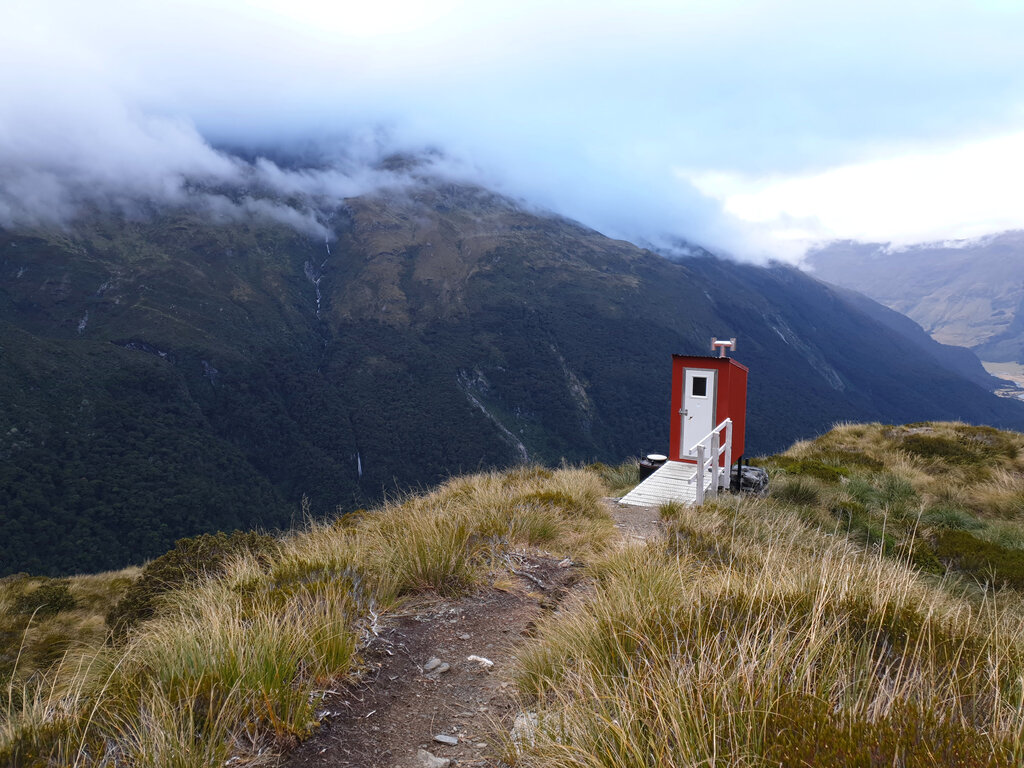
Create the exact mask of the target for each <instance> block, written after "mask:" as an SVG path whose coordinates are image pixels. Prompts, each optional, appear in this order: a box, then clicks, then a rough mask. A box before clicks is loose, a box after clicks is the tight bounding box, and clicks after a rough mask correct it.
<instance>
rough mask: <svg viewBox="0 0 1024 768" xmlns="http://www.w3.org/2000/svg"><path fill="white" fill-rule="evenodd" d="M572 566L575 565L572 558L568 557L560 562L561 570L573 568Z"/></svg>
mask: <svg viewBox="0 0 1024 768" xmlns="http://www.w3.org/2000/svg"><path fill="white" fill-rule="evenodd" d="M572 565H573V562H572V558H571V557H567V558H565V560H562V561H560V562H559V563H558V567H559V568H571V567H572Z"/></svg>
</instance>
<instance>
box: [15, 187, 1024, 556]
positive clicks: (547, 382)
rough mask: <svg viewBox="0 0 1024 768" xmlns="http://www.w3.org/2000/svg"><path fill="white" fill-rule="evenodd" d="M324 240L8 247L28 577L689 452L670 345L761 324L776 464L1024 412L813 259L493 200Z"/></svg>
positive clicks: (424, 203) (402, 208)
mask: <svg viewBox="0 0 1024 768" xmlns="http://www.w3.org/2000/svg"><path fill="white" fill-rule="evenodd" d="M327 218H328V223H329V224H330V226H331V227H332V229H333V231H334V233H335V237H334V238H333V239H332V240H331V241H330V243H329V244H328V243H324V242H322V241H321V242H317V241H316V240H313V239H310V238H309V237H308V236H305V235H301V234H298V233H296V232H295V231H294V230H292V229H290V228H288V227H286V226H284V225H280V224H276V223H273V222H269V221H265V220H263V221H261V220H246V221H237V220H236V221H227V222H224V221H221V222H218V221H215V220H213V219H212V218H211V217H210V216H208V215H205V214H202V213H199V212H196V211H190V210H188V209H177V210H164V211H160V212H154V213H153V214H152V215H150V216H149V217H146V218H141V219H134V220H132V219H125V218H120V217H115V216H111V215H98V214H97V215H94V216H92V217H91V218H89V219H87V220H84V221H81V222H79V223H78V224H77V225H76V226H75V228H74V229H73V230H70V231H60V232H55V231H49V232H42V231H2V232H0V323H2V324H3V325H2V328H3V336H2V342H0V346H2V348H3V351H2V352H0V387H2V389H0V398H2V400H3V402H4V403H10V407H7V408H4V409H3V411H2V412H0V457H2V459H3V464H2V467H0V472H3V478H2V480H3V482H2V483H0V507H2V508H3V509H4V510H5V511H8V510H9V511H8V512H7V514H5V515H4V516H3V518H2V522H0V526H2V528H3V530H2V531H0V542H2V543H0V562H2V563H3V570H4V571H6V572H9V571H14V570H20V569H27V570H31V571H34V572H37V573H66V572H73V571H77V570H82V569H99V568H103V567H113V566H115V565H121V564H124V563H126V562H139V561H141V560H142V559H144V558H147V557H151V556H153V555H156V554H159V553H160V552H162V551H164V550H166V549H167V548H168V547H169V546H170V544H171V543H172V542H173V541H174V539H175V538H177V537H179V536H182V535H186V534H194V533H199V532H202V531H206V530H216V529H224V528H231V527H235V526H249V525H252V524H256V523H260V524H262V525H265V526H280V525H287V524H289V522H290V521H292V520H293V519H295V517H296V515H297V514H298V513H299V511H300V501H301V500H302V498H303V497H304V496H305V497H306V498H307V499H308V502H309V505H308V509H309V511H310V512H312V513H313V514H317V515H319V514H324V513H327V512H330V511H332V510H334V509H335V507H339V508H340V509H341V510H342V511H345V510H350V509H353V508H355V507H358V506H364V505H366V504H368V503H370V502H371V501H373V500H374V499H376V498H379V497H380V495H381V494H382V493H384V492H395V491H398V490H401V489H405V488H409V487H413V486H416V485H422V484H427V483H433V482H435V481H437V480H438V479H440V478H443V477H445V476H447V475H448V474H450V473H457V472H460V471H468V470H475V469H478V468H481V467H490V466H501V465H507V464H509V463H513V462H517V461H522V460H524V459H527V458H528V459H530V460H538V461H542V462H549V463H551V462H558V461H559V460H560V459H562V458H565V459H567V460H569V461H590V460H594V459H601V460H612V461H617V460H620V459H621V458H622V457H624V456H626V455H630V454H635V453H637V452H640V451H654V450H661V451H663V450H664V448H665V441H666V440H667V432H668V423H667V419H668V418H669V414H668V413H667V410H668V406H667V404H668V387H669V356H670V354H671V353H673V352H689V353H693V352H697V353H699V352H701V351H702V350H704V349H706V348H707V344H708V340H709V338H710V337H711V336H712V335H718V336H737V337H738V338H739V339H740V347H739V351H738V353H737V358H738V359H739V360H740V361H741V362H743V363H745V364H747V365H749V366H750V368H751V377H750V406H749V407H750V417H749V420H748V446H749V449H750V450H751V452H758V453H760V452H769V451H773V450H777V449H779V448H781V447H783V446H785V445H786V444H788V443H789V442H791V441H792V440H793V439H795V438H797V437H803V436H809V435H813V434H816V433H818V432H821V431H823V430H825V429H827V428H828V427H829V426H830V425H831V424H832V423H833V422H835V421H844V420H868V421H874V420H881V421H913V420H922V419H950V418H959V419H963V420H966V421H972V422H985V423H992V424H997V425H1000V426H1008V427H1013V428H1020V427H1021V426H1022V425H1024V410H1022V409H1021V407H1020V406H1019V404H1017V403H1011V402H1007V401H1003V400H999V399H998V398H995V397H993V396H991V395H989V394H988V393H987V392H985V391H984V390H983V389H982V388H981V387H979V386H978V385H976V384H975V383H972V382H970V381H968V380H966V379H965V378H963V377H961V376H958V375H957V374H955V373H953V372H952V371H950V370H949V369H948V368H945V367H944V366H942V365H940V364H939V363H938V362H937V360H936V359H935V358H934V356H932V355H930V354H928V353H927V352H925V351H922V350H921V349H919V348H918V347H916V346H914V345H908V344H907V343H906V341H905V339H904V337H902V336H900V335H899V334H897V333H896V332H895V331H894V330H893V329H892V328H890V327H887V326H885V325H883V324H880V323H879V322H877V321H876V320H874V319H872V318H871V317H868V316H867V315H865V314H864V313H863V312H862V311H860V310H859V309H858V308H857V307H856V306H855V305H854V304H853V303H851V301H849V300H848V299H847V298H846V297H844V295H842V294H841V293H839V292H837V291H835V290H833V289H830V288H828V287H827V286H825V285H823V284H821V283H820V282H818V281H816V280H814V279H812V278H810V277H808V276H806V275H804V274H802V273H800V272H798V271H796V270H793V269H789V268H784V267H772V268H768V269H763V268H756V267H750V266H741V265H737V264H734V263H731V262H726V261H719V260H717V259H714V258H711V257H705V258H692V259H687V260H683V261H670V260H667V259H665V258H662V257H660V256H657V255H655V254H652V253H650V252H648V251H643V250H641V249H638V248H636V247H635V246H633V245H631V244H629V243H624V242H619V241H613V240H609V239H608V238H606V237H604V236H602V235H600V234H599V233H597V232H594V231H592V230H588V229H585V228H584V227H581V226H580V225H578V224H576V223H574V222H571V221H567V220H564V219H559V218H552V217H546V216H541V215H537V214H534V213H530V212H527V211H525V210H524V209H522V208H521V207H519V206H518V205H516V204H514V203H512V202H511V201H509V200H507V199H505V198H502V197H499V196H496V195H493V194H491V193H489V192H487V191H486V190H482V189H479V188H476V187H470V186H459V185H454V184H450V183H438V182H429V183H428V182H423V183H422V184H421V185H420V186H418V187H414V188H412V189H411V190H407V191H406V192H403V193H397V192H396V193H393V194H392V195H391V196H385V195H378V196H375V197H365V198H357V199H351V200H348V201H346V205H345V206H344V207H341V208H338V209H336V210H333V211H331V212H329V214H327Z"/></svg>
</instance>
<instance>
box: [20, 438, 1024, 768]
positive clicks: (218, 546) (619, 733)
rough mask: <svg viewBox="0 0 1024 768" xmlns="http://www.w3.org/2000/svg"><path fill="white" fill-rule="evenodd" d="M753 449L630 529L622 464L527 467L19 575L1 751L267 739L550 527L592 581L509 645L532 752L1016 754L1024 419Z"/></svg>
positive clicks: (540, 762)
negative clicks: (118, 565)
mask: <svg viewBox="0 0 1024 768" xmlns="http://www.w3.org/2000/svg"><path fill="white" fill-rule="evenodd" d="M762 463H763V464H765V465H766V466H768V467H769V469H770V472H771V473H772V475H773V481H772V492H771V494H770V495H769V496H768V497H767V498H749V497H733V496H723V497H720V498H719V499H718V500H717V501H716V502H714V503H709V504H706V505H705V506H703V507H701V508H682V507H678V506H675V505H668V506H666V507H665V508H664V509H663V510H662V514H663V517H664V518H665V519H666V521H667V528H668V535H667V537H666V538H665V539H664V540H662V541H654V542H650V543H648V544H646V545H633V546H626V547H623V546H616V547H612V546H610V544H611V543H612V541H613V529H612V525H611V520H610V519H609V517H608V513H607V512H606V510H605V508H604V506H603V505H602V503H601V497H602V496H603V495H605V494H608V493H610V492H612V491H613V489H614V490H615V492H616V493H618V492H620V489H621V488H622V487H625V486H626V485H628V483H629V481H630V472H629V471H628V468H618V469H609V468H604V467H594V468H590V469H559V470H548V469H543V468H537V467H532V468H531V467H525V468H521V469H516V470H511V471H509V472H506V473H487V474H480V475H473V476H468V477H463V478H457V479H454V480H451V481H449V482H448V483H446V484H444V485H443V486H440V487H439V488H438V489H437V490H435V491H433V492H431V493H428V494H425V495H420V496H413V497H409V498H407V499H403V500H396V501H394V502H391V503H388V504H386V505H384V506H383V507H381V508H379V509H375V510H372V511H370V512H364V513H360V514H359V515H356V516H354V517H353V516H348V517H344V518H341V519H339V520H337V521H335V522H333V523H325V524H317V525H313V526H311V527H309V528H308V529H306V530H304V531H302V532H296V533H293V534H289V535H287V536H284V537H282V538H279V539H268V538H267V537H260V536H252V535H235V536H221V537H208V538H206V539H202V540H188V541H183V542H180V543H179V545H178V547H177V548H176V550H174V551H173V552H171V553H168V555H166V556H165V557H162V558H159V559H158V560H156V561H153V563H150V564H149V565H147V566H146V568H144V569H142V571H141V572H124V573H118V574H109V575H104V576H97V577H78V578H75V579H72V580H70V581H69V582H58V581H53V580H47V581H42V580H39V579H32V578H29V577H12V578H8V579H5V580H3V581H2V582H0V605H2V606H3V611H4V613H3V616H4V618H3V621H4V622H6V625H5V626H6V629H7V631H8V635H6V640H5V642H6V643H7V647H5V648H4V649H3V652H4V654H5V657H6V658H8V659H13V661H12V662H11V663H10V664H9V665H8V670H9V671H8V674H10V678H9V679H10V681H11V682H10V683H9V684H8V685H7V686H6V692H5V696H4V699H3V700H2V703H0V706H2V714H0V763H3V762H4V761H6V763H10V764H13V765H17V766H49V765H54V766H56V765H62V766H63V765H77V766H99V765H116V766H133V767H134V766H181V767H182V768H191V767H193V766H195V767H198V766H211V767H212V766H215V765H217V766H221V765H224V763H225V762H226V761H227V760H229V759H232V758H238V760H236V761H235V763H234V764H237V763H239V762H240V763H241V764H248V765H258V764H273V762H274V761H275V759H276V758H275V755H277V754H280V753H281V752H283V751H287V750H288V749H289V748H290V747H291V745H293V744H294V743H295V741H296V740H297V739H300V738H303V737H305V736H306V735H307V734H309V733H310V732H311V731H312V730H314V729H315V728H316V712H317V702H318V701H319V696H320V694H321V693H322V692H323V691H325V690H327V689H329V688H332V687H337V686H339V685H343V684H344V682H345V680H346V679H348V678H350V677H351V676H353V675H357V674H358V673H359V670H360V664H361V657H360V652H361V649H362V647H363V643H364V641H365V639H366V638H367V637H368V636H369V635H370V634H372V633H373V632H374V631H375V628H376V626H377V624H378V623H379V622H381V621H386V620H387V615H388V613H389V612H390V611H392V610H394V609H395V608H396V607H400V606H401V605H403V603H404V602H405V601H406V600H408V599H409V598H410V597H413V596H420V595H423V594H425V593H426V594H440V595H445V596H448V597H450V598H457V597H458V596H459V595H464V594H468V593H470V592H472V591H474V590H475V589H477V588H479V587H481V586H484V585H488V584H494V583H501V582H502V580H503V579H504V578H505V575H504V574H506V573H507V572H506V571H505V569H506V568H507V567H509V566H508V561H507V558H506V557H505V556H506V555H507V554H508V553H509V552H512V551H521V550H527V549H541V550H545V551H548V552H551V553H554V554H557V555H559V556H561V555H563V554H564V555H570V556H572V557H573V558H574V559H578V560H582V561H585V562H587V563H588V564H589V572H590V574H591V577H592V582H591V583H592V586H591V587H590V588H588V589H585V590H582V591H580V592H579V593H578V594H577V596H576V597H575V598H574V599H572V600H571V601H570V602H569V603H568V604H566V605H563V606H562V608H561V610H560V611H558V612H557V613H552V614H551V615H549V616H548V617H547V618H546V619H544V620H543V621H542V622H541V624H540V625H539V627H538V631H537V635H536V637H535V638H533V639H530V640H527V641H525V642H524V644H523V645H522V647H521V649H520V651H519V656H518V658H519V661H518V665H517V669H516V670H515V672H514V675H515V679H516V680H517V681H518V684H519V688H520V691H521V695H522V707H523V709H525V710H529V711H531V712H532V713H534V714H535V715H536V722H537V728H536V730H535V732H533V733H532V734H529V736H528V737H524V736H523V735H522V734H519V735H518V736H517V738H515V739H512V738H508V739H507V740H506V744H505V748H504V754H502V755H501V757H502V759H505V760H506V761H508V762H509V763H511V764H512V765H516V766H574V767H576V766H655V765H659V766H660V765H680V766H698V765H701V766H703V765H730V766H766V767H767V766H780V765H781V766H786V768H797V767H798V766H800V767H805V766H809V765H814V766H817V765H859V766H879V767H881V766H892V765H902V766H933V765H941V766H1011V765H1019V764H1020V762H1021V760H1022V759H1024V600H1022V597H1021V594H1022V593H1021V588H1022V587H1024V581H1022V580H1020V578H1019V576H1018V573H1019V571H1018V563H1019V562H1020V561H1021V560H1024V534H1022V531H1024V515H1022V514H1021V513H1022V512H1024V436H1022V435H1020V434H1017V433H1010V432H1001V431H997V430H993V429H988V428H979V427H970V426H966V425H963V424H957V423H922V424H915V425H908V426H902V427H894V426H890V425H880V424H870V425H843V426H839V427H836V428H835V429H833V430H832V431H831V432H829V433H828V434H826V435H824V436H822V437H821V438H818V439H817V440H814V441H810V442H803V443H798V444H797V445H795V446H793V447H792V448H791V449H790V450H789V451H787V452H786V453H784V454H781V455H778V456H773V457H770V458H768V459H765V460H764V461H763V462H762ZM217 553H223V556H222V557H221V556H218V555H217ZM168 584H170V585H171V587H172V588H170V589H168V588H167V587H168ZM87 585H88V586H87ZM103 589H109V592H108V596H107V597H106V598H105V599H102V600H100V599H98V598H90V599H92V600H93V602H91V603H90V602H88V600H87V597H86V596H87V594H89V593H90V591H91V592H92V593H95V592H97V591H102V590H103ZM43 590H47V591H46V592H43V594H42V595H41V594H40V592H41V591H43ZM44 597H45V598H46V600H45V601H44V600H43V599H42V598H44ZM69 598H70V600H71V601H73V602H69ZM90 606H91V607H90ZM37 609H38V610H37ZM31 611H35V612H36V613H35V616H34V618H32V619H31V621H29V620H27V619H26V616H28V615H30V612H31ZM27 612H28V613H27ZM76 612H77V613H76ZM101 614H104V615H105V616H106V619H105V618H103V616H101ZM104 621H109V624H108V626H113V627H115V628H117V631H116V632H112V634H111V636H110V637H109V638H106V639H105V632H104V631H101V630H100V629H98V627H99V626H100V625H102V623H103V622H104ZM59 622H63V623H59ZM26 624H28V625H29V626H28V628H27V629H23V627H24V626H25V625H26ZM78 626H92V627H93V630H92V634H91V635H90V634H89V633H88V632H78V630H77V629H76V627H78ZM15 635H17V647H14V646H12V643H13V640H12V638H13V637H14V636H15ZM74 635H77V636H78V637H76V638H75V639H76V640H78V642H74V643H70V642H68V643H67V644H66V645H65V646H64V647H65V648H66V649H67V651H66V653H64V655H63V656H60V657H59V658H55V657H54V655H49V656H47V655H46V654H45V653H43V652H42V649H45V647H46V645H47V644H48V643H49V642H51V640H52V639H53V638H56V639H57V640H60V639H61V638H62V637H63V638H64V641H65V642H67V641H68V640H69V639H70V638H71V637H72V636H74ZM22 638H23V640H22ZM48 638H49V639H48ZM18 648H22V649H23V650H22V651H21V653H20V656H19V651H18Z"/></svg>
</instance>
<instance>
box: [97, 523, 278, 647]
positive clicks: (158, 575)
mask: <svg viewBox="0 0 1024 768" xmlns="http://www.w3.org/2000/svg"><path fill="white" fill-rule="evenodd" d="M278 548H279V545H278V542H277V540H276V539H275V538H274V537H273V536H268V535H267V534H262V533H257V532H256V531H234V532H233V533H230V534H227V533H215V534H203V535H202V536H193V537H192V538H187V539H180V540H179V541H177V542H176V543H175V545H174V549H172V550H171V551H170V552H167V553H166V554H163V555H161V556H160V557H158V558H157V559H156V560H153V561H152V562H151V563H149V564H148V565H146V567H145V568H143V569H142V574H141V575H140V576H139V578H138V580H137V581H136V582H135V583H134V584H132V585H131V586H130V587H128V589H127V590H125V593H124V595H123V596H122V597H121V599H120V600H119V601H118V602H117V605H115V606H114V607H113V608H112V609H111V610H110V612H109V613H108V614H107V626H109V627H110V628H111V629H112V630H113V631H114V635H115V637H117V638H123V637H124V635H125V634H126V633H127V632H128V630H130V629H131V628H132V627H134V626H135V625H137V624H138V623H139V622H141V621H145V620H146V619H151V618H153V617H154V616H155V615H156V612H157V605H158V599H159V598H160V596H161V595H163V594H165V593H167V592H170V591H171V590H174V589H178V588H180V587H183V586H185V585H186V584H189V583H192V582H195V581H198V580H200V579H203V578H208V577H210V576H214V575H217V574H219V573H222V572H223V570H224V568H225V567H226V566H227V564H228V563H229V562H230V561H231V559H232V558H234V557H237V556H239V555H241V554H245V553H250V554H252V555H255V556H256V557H257V558H259V559H262V560H263V561H269V559H270V558H271V556H272V555H273V554H275V553H276V552H277V551H278Z"/></svg>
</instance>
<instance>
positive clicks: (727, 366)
mask: <svg viewBox="0 0 1024 768" xmlns="http://www.w3.org/2000/svg"><path fill="white" fill-rule="evenodd" d="M687 368H706V369H713V370H715V371H717V372H718V375H717V379H718V391H717V393H716V402H715V426H718V425H719V424H721V423H722V422H723V421H724V420H725V419H732V458H733V461H736V460H738V459H739V457H740V456H742V455H743V453H744V450H745V436H746V435H745V433H746V424H747V367H746V366H745V365H743V364H742V363H737V362H736V361H735V360H733V359H732V358H730V357H704V356H700V355H672V397H671V401H670V404H669V438H668V439H669V450H668V454H667V455H668V457H669V458H670V459H672V460H673V461H680V460H681V459H680V455H679V432H680V424H679V409H680V408H682V406H683V382H684V381H685V379H686V374H685V371H686V369H687ZM723 461H724V459H723Z"/></svg>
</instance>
